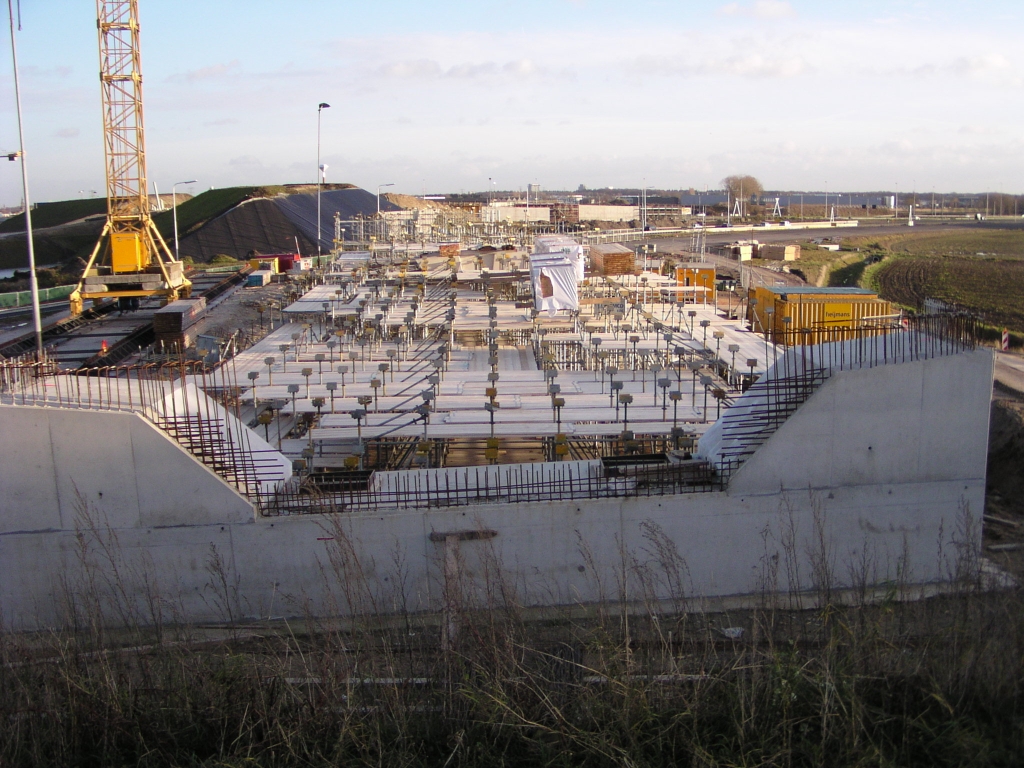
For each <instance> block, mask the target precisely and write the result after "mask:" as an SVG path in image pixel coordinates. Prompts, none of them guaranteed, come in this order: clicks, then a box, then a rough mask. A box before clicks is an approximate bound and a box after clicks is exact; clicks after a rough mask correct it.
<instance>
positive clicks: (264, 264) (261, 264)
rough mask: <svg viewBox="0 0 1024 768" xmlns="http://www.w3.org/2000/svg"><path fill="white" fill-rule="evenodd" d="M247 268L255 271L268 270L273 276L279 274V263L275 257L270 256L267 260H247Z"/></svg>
mask: <svg viewBox="0 0 1024 768" xmlns="http://www.w3.org/2000/svg"><path fill="white" fill-rule="evenodd" d="M249 266H250V267H252V268H253V269H255V270H268V271H269V272H270V273H271V274H273V275H278V274H280V273H281V263H280V262H279V261H278V260H277V256H272V257H271V258H269V259H266V258H264V259H249Z"/></svg>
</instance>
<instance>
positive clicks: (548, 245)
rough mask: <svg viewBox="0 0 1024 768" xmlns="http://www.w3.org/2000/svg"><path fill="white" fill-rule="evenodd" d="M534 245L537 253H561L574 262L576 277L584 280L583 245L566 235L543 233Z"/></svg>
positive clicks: (535, 240)
mask: <svg viewBox="0 0 1024 768" xmlns="http://www.w3.org/2000/svg"><path fill="white" fill-rule="evenodd" d="M533 247H534V249H535V251H536V253H537V254H545V253H560V254H562V255H563V256H565V257H566V258H567V259H569V261H570V262H572V265H573V267H574V268H575V269H576V279H577V280H579V281H582V280H583V271H584V263H585V258H584V255H583V246H582V245H580V244H579V243H577V242H576V241H575V240H573V239H572V238H571V237H566V236H565V235H541V236H539V237H537V238H535V239H534V241H533Z"/></svg>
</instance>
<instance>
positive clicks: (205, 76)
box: [170, 59, 241, 83]
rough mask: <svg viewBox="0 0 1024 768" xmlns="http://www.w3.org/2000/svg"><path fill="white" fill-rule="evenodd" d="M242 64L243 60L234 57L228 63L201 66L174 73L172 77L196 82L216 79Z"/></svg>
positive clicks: (172, 78)
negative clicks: (178, 73)
mask: <svg viewBox="0 0 1024 768" xmlns="http://www.w3.org/2000/svg"><path fill="white" fill-rule="evenodd" d="M240 66H241V62H239V60H238V59H233V60H232V61H229V62H227V63H226V64H211V65H210V66H208V67H200V68H199V69H193V70H190V71H188V72H185V73H183V74H180V75H173V76H172V77H171V78H170V79H171V80H184V81H186V82H189V83H196V82H199V81H201V80H216V79H219V78H222V77H224V76H225V75H227V74H229V73H230V72H232V71H234V70H236V69H238V68H239V67H240Z"/></svg>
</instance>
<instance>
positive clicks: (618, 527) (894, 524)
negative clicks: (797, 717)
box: [0, 352, 991, 629]
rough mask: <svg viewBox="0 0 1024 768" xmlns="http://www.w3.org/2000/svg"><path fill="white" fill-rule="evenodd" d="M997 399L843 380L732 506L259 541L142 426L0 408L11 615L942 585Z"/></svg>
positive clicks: (485, 520) (320, 521) (536, 509)
mask: <svg viewBox="0 0 1024 768" xmlns="http://www.w3.org/2000/svg"><path fill="white" fill-rule="evenodd" d="M990 387H991V357H990V356H989V355H988V353H986V352H977V353H968V354H964V355H958V356H954V357H947V358H940V359H936V360H929V361H925V362H922V363H911V364H906V365H889V366H883V367H879V368H874V369H870V370H861V371H854V372H849V373H842V374H837V375H836V376H835V377H834V378H833V379H832V380H830V381H829V382H827V383H826V384H825V385H823V386H822V388H821V389H820V390H819V391H818V392H817V393H815V394H814V395H813V396H812V397H811V399H810V400H808V401H807V403H805V404H804V405H803V406H802V407H801V408H800V409H799V410H798V411H797V413H796V414H795V415H794V416H793V417H791V418H790V420H789V421H787V422H786V423H785V424H784V425H783V426H782V428H780V429H779V430H778V431H777V432H776V433H775V435H773V436H772V437H771V438H770V439H769V441H768V443H766V444H765V445H764V446H762V448H761V449H760V450H759V451H758V452H757V453H756V454H755V455H754V456H753V457H752V458H751V459H750V460H749V461H748V463H747V464H746V465H745V466H744V467H743V468H742V469H741V470H740V471H739V473H738V474H737V475H736V476H735V478H734V481H733V483H732V484H731V486H730V488H729V490H728V491H727V492H716V493H700V494H690V495H680V496H671V497H648V498H630V499H601V500H590V501H586V502H558V503H533V504H521V505H515V506H511V505H481V506H477V507H461V508H453V509H444V510H415V511H404V512H380V513H377V514H361V515H338V516H334V517H329V516H295V517H285V518H263V519H257V518H255V517H254V516H253V514H252V511H251V509H249V507H248V505H247V504H246V503H245V501H244V500H243V499H241V498H240V497H238V496H237V494H235V493H234V492H233V491H232V489H231V488H230V487H228V486H227V485H226V484H224V483H223V482H222V481H220V479H219V478H217V477H216V476H214V475H212V473H210V472H209V471H208V470H207V469H206V468H205V467H203V466H202V465H201V464H199V463H198V462H196V461H195V460H194V459H193V458H192V457H190V456H188V455H187V454H184V452H182V451H180V449H179V448H178V446H177V445H175V444H174V443H173V442H171V441H170V440H168V439H167V438H166V437H164V436H163V435H162V433H160V432H159V431H158V430H156V429H155V428H153V427H152V426H150V425H149V424H148V423H146V422H145V421H143V420H142V419H140V418H138V417H136V416H133V415H130V414H109V413H90V412H75V411H62V410H58V409H41V408H27V407H5V408H0V439H3V443H2V444H3V445H5V446H12V445H16V446H18V449H17V451H16V452H14V453H10V454H8V456H7V457H6V459H7V460H5V462H4V471H3V473H2V479H0V562H2V563H3V566H4V567H3V571H2V573H3V576H2V577H0V610H2V612H3V616H4V619H5V621H6V622H7V623H8V624H9V625H11V626H14V627H17V628H23V629H29V628H34V627H40V626H50V625H54V624H58V623H60V622H62V621H65V620H66V619H67V615H68V610H69V608H68V606H71V605H75V604H76V601H80V600H81V599H82V595H83V593H88V592H89V591H90V590H94V591H98V592H100V593H102V594H103V595H105V596H106V597H105V599H106V605H107V617H108V619H109V620H110V621H113V622H116V621H120V620H125V617H129V618H130V617H132V616H133V612H134V617H135V618H136V619H138V620H141V621H149V620H152V616H153V612H154V611H155V610H159V611H160V612H161V614H162V615H163V617H164V619H165V620H172V619H175V618H182V617H186V618H188V619H190V620H192V621H219V620H224V619H238V618H243V617H251V618H255V617H263V618H266V617H268V616H281V615H301V614H304V613H307V612H308V613H312V614H319V615H324V614H345V613H350V612H352V611H355V610H383V611H396V610H403V609H407V610H425V609H437V608H439V607H440V605H441V597H442V592H443V585H444V575H443V574H444V570H443V567H442V563H443V560H444V557H445V548H446V547H449V548H454V549H455V551H454V552H452V551H451V550H449V552H448V554H449V555H454V556H455V560H456V561H457V562H458V563H459V564H460V578H461V581H460V590H461V592H462V599H463V601H464V602H467V603H472V602H474V601H479V600H484V599H486V597H487V595H489V594H491V595H493V594H495V592H496V591H499V592H500V591H501V590H505V592H506V593H510V594H514V595H515V597H516V599H517V600H519V601H521V602H522V603H524V604H527V605H536V606H546V605H559V604H560V605H566V604H577V603H589V602H593V601H596V600H601V599H605V598H615V599H618V597H619V596H620V594H622V593H623V591H625V593H626V594H627V595H628V596H629V597H632V598H636V599H641V598H644V597H656V598H658V599H673V598H677V597H679V596H680V595H681V594H683V593H685V594H686V595H689V596H694V595H696V596H701V597H705V598H714V597H727V596H736V595H748V594H752V593H757V592H758V591H760V590H761V589H762V588H763V587H765V586H766V585H769V586H770V585H777V586H779V587H781V588H783V589H785V588H787V587H790V586H794V587H799V588H802V589H810V588H812V587H814V586H815V584H816V582H817V580H818V579H819V578H820V574H821V573H822V572H823V570H827V571H830V572H831V573H832V574H833V578H834V580H835V584H834V586H838V585H850V584H854V583H856V582H857V581H859V580H861V579H866V580H867V581H876V582H877V581H882V580H885V579H890V578H893V577H894V576H895V574H896V568H897V563H898V562H899V560H900V558H901V557H902V556H903V553H904V552H905V553H906V555H907V557H908V562H906V563H905V565H906V566H907V567H908V568H909V573H910V578H911V579H912V580H914V581H918V582H927V581H933V580H937V579H940V578H942V577H943V576H945V575H947V574H948V573H949V572H951V570H952V569H953V567H954V566H953V562H952V561H953V559H954V558H955V557H956V556H957V554H958V552H959V551H961V550H958V547H961V548H962V547H964V546H966V547H967V548H968V549H970V550H971V551H974V552H976V551H977V547H978V543H977V542H976V541H972V540H970V539H969V538H968V539H966V540H965V538H964V535H963V530H964V527H965V525H967V524H968V523H969V522H970V521H971V520H976V519H978V518H980V514H981V509H982V505H983V503H984V480H985V455H986V436H987V425H988V398H989V392H990ZM869 448H870V450H869ZM101 494H102V495H101ZM80 499H81V500H80ZM83 502H84V503H83ZM968 527H969V525H968ZM468 532H475V533H476V534H478V535H476V536H470V537H465V536H464V537H463V538H464V539H465V540H462V541H459V540H458V535H459V534H466V533H468ZM432 534H433V535H432ZM480 534H483V535H480ZM492 534H493V536H492ZM940 542H941V543H942V546H943V552H942V554H941V555H940V551H939V544H940ZM115 566H116V567H115ZM822 566H825V568H824V569H823V567H822ZM115 570H116V576H115V575H112V574H114V572H115ZM97 577H98V578H97ZM791 581H792V583H791ZM499 587H500V590H499V589H498V588H499ZM119 595H127V597H123V596H120V597H119Z"/></svg>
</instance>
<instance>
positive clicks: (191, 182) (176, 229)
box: [171, 179, 196, 261]
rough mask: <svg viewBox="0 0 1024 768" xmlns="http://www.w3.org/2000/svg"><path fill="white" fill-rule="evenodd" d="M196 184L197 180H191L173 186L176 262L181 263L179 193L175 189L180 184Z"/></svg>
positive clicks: (172, 203)
mask: <svg viewBox="0 0 1024 768" xmlns="http://www.w3.org/2000/svg"><path fill="white" fill-rule="evenodd" d="M195 183H196V180H195V179H190V180H189V181H177V182H175V183H174V184H171V212H172V213H171V215H172V217H173V219H174V260H175V261H181V258H180V257H179V256H178V193H177V192H176V191H175V188H176V187H177V186H178V185H179V184H195Z"/></svg>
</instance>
